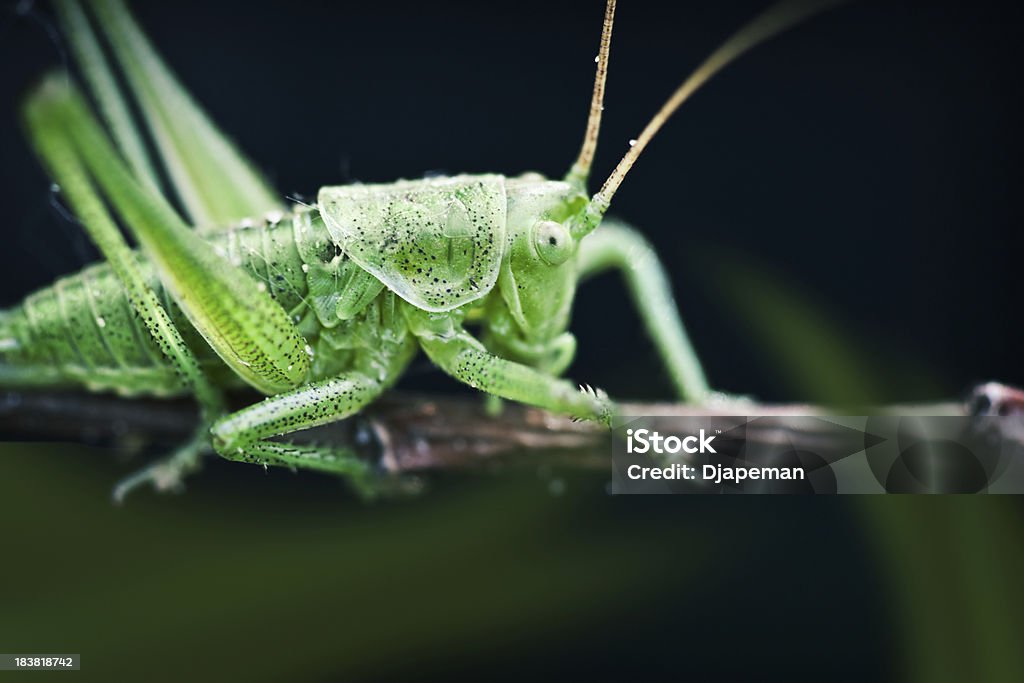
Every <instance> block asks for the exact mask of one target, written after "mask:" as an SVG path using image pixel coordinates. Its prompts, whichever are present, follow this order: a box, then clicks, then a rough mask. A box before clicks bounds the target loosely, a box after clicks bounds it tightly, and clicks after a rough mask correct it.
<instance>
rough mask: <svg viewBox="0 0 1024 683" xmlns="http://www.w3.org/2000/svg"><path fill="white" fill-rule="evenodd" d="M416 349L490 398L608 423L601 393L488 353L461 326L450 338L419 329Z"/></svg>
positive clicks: (609, 412)
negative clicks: (419, 349)
mask: <svg viewBox="0 0 1024 683" xmlns="http://www.w3.org/2000/svg"><path fill="white" fill-rule="evenodd" d="M419 340H420V346H422V347H423V350H424V351H426V353H427V356H429V357H430V360H432V361H433V362H434V364H435V365H437V366H438V367H440V368H441V369H443V370H444V371H445V372H447V373H448V374H449V375H451V376H452V377H454V378H455V379H457V380H459V381H461V382H465V383H466V384H468V385H469V386H471V387H473V388H475V389H479V390H481V391H485V392H487V393H488V394H491V395H493V396H499V397H501V398H507V399H509V400H512V401H518V402H520V403H526V404H528V405H532V406H537V407H539V408H544V409H546V410H550V411H551V412H553V413H561V414H563V415H572V416H573V417H578V418H582V419H588V420H598V421H600V422H602V423H604V424H606V425H611V418H612V403H611V401H609V400H608V397H607V396H605V394H604V392H603V391H598V390H595V389H591V388H589V387H588V388H586V389H584V388H582V387H580V388H577V387H576V386H575V385H573V384H572V383H570V382H567V381H565V380H562V379H558V378H557V377H552V376H551V375H547V374H544V373H542V372H540V371H538V370H535V369H534V368H531V367H529V366H526V365H522V364H520V363H515V362H513V361H510V360H507V359H505V358H501V357H499V356H495V355H494V354H492V353H489V352H488V351H487V349H485V348H484V346H483V344H481V343H480V342H479V341H478V340H477V339H476V338H475V337H473V336H472V335H471V334H469V332H466V331H465V330H464V329H462V328H455V330H454V331H453V333H451V334H443V333H438V332H434V331H426V330H421V331H420V332H419Z"/></svg>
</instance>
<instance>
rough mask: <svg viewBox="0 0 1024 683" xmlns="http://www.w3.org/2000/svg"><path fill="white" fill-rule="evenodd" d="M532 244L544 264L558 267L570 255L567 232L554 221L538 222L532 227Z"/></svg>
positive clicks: (570, 238) (569, 237)
mask: <svg viewBox="0 0 1024 683" xmlns="http://www.w3.org/2000/svg"><path fill="white" fill-rule="evenodd" d="M533 243H534V245H535V246H536V247H537V253H538V254H540V257H541V258H542V259H544V261H545V262H546V263H549V264H551V265H553V266H558V265H561V264H563V263H565V260H566V259H567V258H569V256H570V255H572V237H571V236H570V235H569V231H568V230H566V229H565V228H564V227H562V224H561V223H556V222H555V221H539V222H538V223H537V224H536V225H534V226H533Z"/></svg>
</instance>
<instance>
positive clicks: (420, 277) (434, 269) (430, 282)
mask: <svg viewBox="0 0 1024 683" xmlns="http://www.w3.org/2000/svg"><path fill="white" fill-rule="evenodd" d="M319 203H320V211H321V214H322V216H323V219H324V222H325V223H326V224H327V230H328V232H330V234H331V238H332V239H333V240H334V242H335V243H336V244H337V245H338V246H339V247H340V248H341V249H342V250H343V251H344V252H345V253H346V254H348V256H349V258H351V259H352V260H353V261H355V262H356V263H357V264H359V265H360V266H361V267H363V268H365V269H366V270H367V271H369V272H370V273H372V274H373V275H374V276H375V277H376V278H378V279H379V280H380V281H381V282H383V283H384V284H385V285H386V286H387V287H388V288H389V289H391V290H393V291H394V292H395V293H396V294H398V296H400V297H402V298H403V299H405V300H406V301H408V302H409V303H411V304H413V305H414V306H416V307H417V308H421V309H424V310H427V311H450V310H452V309H454V308H458V307H459V306H462V305H464V304H467V303H470V302H471V301H475V300H476V299H479V298H481V297H483V296H484V295H485V294H487V292H489V291H490V290H491V289H492V288H493V287H494V284H495V282H496V281H497V279H498V271H499V270H500V268H501V257H502V253H503V251H504V248H505V221H506V215H505V213H506V208H507V202H506V198H505V180H504V178H503V177H502V176H499V175H477V176H468V175H465V176H454V177H451V178H434V179H429V180H418V181H410V180H403V181H399V182H397V183H394V184H389V185H347V186H343V187H325V188H323V189H321V190H320V195H319Z"/></svg>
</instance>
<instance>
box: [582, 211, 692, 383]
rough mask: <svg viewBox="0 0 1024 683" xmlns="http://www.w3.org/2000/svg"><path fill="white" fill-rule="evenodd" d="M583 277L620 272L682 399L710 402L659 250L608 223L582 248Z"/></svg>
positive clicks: (617, 224) (622, 226) (615, 223)
mask: <svg viewBox="0 0 1024 683" xmlns="http://www.w3.org/2000/svg"><path fill="white" fill-rule="evenodd" d="M579 268H580V277H581V278H586V277H588V276H590V275H596V274H598V273H601V272H603V271H606V270H609V269H613V268H614V269H616V270H619V271H620V272H621V273H622V275H623V278H624V279H625V281H626V286H627V287H628V288H629V293H630V294H631V295H632V298H633V303H634V304H635V305H636V308H637V311H638V312H639V313H640V318H641V319H642V320H643V323H644V327H646V328H647V334H648V335H649V336H650V337H651V339H652V341H654V345H655V346H656V347H657V349H658V352H659V353H660V354H661V358H662V360H663V361H664V363H665V366H666V367H667V369H668V372H669V375H670V376H671V378H672V383H673V384H674V385H675V387H676V391H678V392H679V396H680V398H682V399H684V400H686V401H688V402H691V403H703V402H705V401H707V400H708V398H709V397H710V396H711V389H710V388H709V387H708V381H707V379H706V378H705V377H704V370H703V368H702V367H701V364H700V361H699V360H698V359H697V353H696V352H695V351H694V350H693V345H692V344H691V343H690V338H689V336H687V334H686V328H685V327H683V321H682V320H681V319H680V317H679V311H678V309H677V308H676V302H675V300H673V298H672V290H671V287H670V286H669V280H668V276H667V275H666V274H665V269H664V267H662V265H661V262H660V261H658V256H657V254H655V252H654V249H653V248H652V247H651V245H650V244H649V243H648V242H647V240H646V239H644V237H643V236H642V235H641V234H640V233H639V232H637V231H636V230H634V229H633V228H631V227H629V226H628V225H626V224H625V223H622V222H620V221H617V220H614V219H610V218H609V219H605V221H604V222H602V223H601V227H600V228H598V229H597V230H596V231H594V233H592V234H590V235H587V236H586V237H585V238H584V239H583V241H582V242H581V243H580V251H579Z"/></svg>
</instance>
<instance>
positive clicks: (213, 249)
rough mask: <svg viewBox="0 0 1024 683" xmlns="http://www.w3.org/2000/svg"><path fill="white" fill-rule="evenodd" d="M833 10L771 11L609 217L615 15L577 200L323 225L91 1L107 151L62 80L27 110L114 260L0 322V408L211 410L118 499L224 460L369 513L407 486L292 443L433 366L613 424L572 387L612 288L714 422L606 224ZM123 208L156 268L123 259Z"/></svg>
mask: <svg viewBox="0 0 1024 683" xmlns="http://www.w3.org/2000/svg"><path fill="white" fill-rule="evenodd" d="M822 4H824V3H817V4H812V5H806V4H798V5H794V4H784V5H780V6H777V7H775V8H773V9H770V10H768V11H767V12H765V13H764V14H763V15H761V16H760V17H758V18H757V19H755V20H754V21H753V22H752V23H750V24H748V25H747V26H746V27H745V28H743V29H741V30H740V31H739V32H738V33H737V34H735V35H734V36H733V37H732V38H731V39H730V40H728V41H727V42H726V43H725V44H723V45H722V46H721V47H720V48H719V49H718V50H717V51H715V52H714V53H713V54H712V55H711V56H710V57H709V58H708V59H707V60H706V61H705V62H704V63H703V65H701V66H700V67H699V68H698V69H697V70H696V71H695V72H694V73H693V74H692V75H691V76H690V77H689V78H688V79H687V80H686V81H685V82H684V83H683V84H682V85H681V86H680V87H679V89H678V90H677V91H676V92H675V93H674V94H673V96H672V97H671V98H670V99H669V100H668V101H667V102H666V103H665V105H664V106H663V107H662V109H661V110H660V111H659V112H658V113H657V114H656V115H655V116H654V118H653V119H652V120H651V121H650V123H649V124H648V125H647V127H646V128H645V129H644V130H643V132H642V133H641V134H640V135H639V136H638V138H637V139H636V140H635V141H631V147H630V149H629V150H628V152H627V153H626V155H625V156H624V157H623V158H622V160H621V161H620V162H619V164H618V165H617V166H616V167H615V169H614V170H613V171H612V173H611V174H610V176H609V177H608V179H607V180H606V181H605V182H604V184H603V185H602V187H601V188H600V190H599V191H598V192H597V193H595V194H593V195H590V194H589V193H588V191H587V181H588V177H589V175H590V167H591V163H592V161H593V158H594V152H595V149H596V145H597V139H598V132H599V130H600V123H601V112H602V108H603V106H602V104H603V98H604V89H605V79H606V75H607V71H608V58H609V50H610V41H611V34H612V26H613V20H614V13H615V1H614V0H608V3H607V7H606V11H605V19H604V26H603V31H602V35H601V43H600V50H599V54H598V58H597V60H596V61H597V69H596V77H595V81H594V89H593V96H592V99H591V104H590V111H589V118H588V123H587V127H586V133H585V135H584V139H583V144H582V146H581V149H580V153H579V156H578V157H577V159H576V161H575V163H574V164H573V165H572V167H571V169H570V171H569V172H568V174H567V175H566V177H565V178H564V179H561V180H549V179H546V178H544V177H542V176H541V175H539V174H535V173H528V174H524V175H521V176H519V177H514V178H513V177H505V176H502V175H496V174H488V175H456V176H452V177H439V178H428V179H423V180H400V181H397V182H394V183H389V184H378V185H348V186H328V187H323V188H321V189H320V191H319V194H318V200H317V204H316V205H315V206H299V207H296V208H292V209H287V210H286V209H285V208H284V207H282V206H281V203H280V201H279V199H278V196H279V195H278V194H277V193H275V192H273V191H272V190H271V189H270V188H269V187H268V186H267V184H266V183H265V181H263V179H261V178H260V177H259V175H258V174H257V173H256V172H255V171H254V170H253V166H252V165H251V164H250V163H249V162H248V161H246V160H245V159H244V158H243V157H242V156H241V154H240V153H239V152H238V151H237V150H236V149H235V148H234V146H233V145H232V144H231V143H230V142H228V141H227V140H226V139H225V138H224V136H223V135H222V134H221V133H220V132H219V131H218V130H217V129H216V127H215V126H214V125H213V124H212V123H211V122H210V120H209V119H208V118H207V116H206V115H205V114H204V113H203V112H202V111H201V110H200V109H199V108H198V107H197V106H196V105H195V104H194V103H193V102H192V100H191V99H190V97H189V96H188V94H187V93H186V92H185V91H184V89H183V88H182V87H181V86H180V85H179V84H178V82H177V81H176V79H175V77H174V76H173V75H172V73H171V72H170V71H169V69H168V68H167V67H166V66H165V64H164V63H163V61H162V60H161V59H160V57H159V56H158V55H157V53H156V51H155V50H154V49H153V47H152V46H151V45H150V44H149V42H148V41H147V40H146V38H145V36H144V35H143V33H142V31H141V30H140V29H139V27H138V26H137V24H136V23H135V21H134V20H133V18H132V17H131V15H130V14H129V12H128V10H127V8H126V7H125V6H124V5H123V3H122V0H97V1H96V2H95V3H92V4H91V5H90V7H89V12H88V13H87V12H86V11H85V9H83V7H82V6H81V5H80V4H79V3H78V2H76V1H74V0H58V2H57V9H58V15H59V17H60V20H61V22H62V24H63V27H64V30H65V33H66V34H67V35H68V37H69V39H70V45H71V48H72V52H73V54H74V56H75V58H76V59H77V61H78V64H79V67H80V71H81V73H82V75H83V76H84V79H85V81H86V82H87V84H88V86H89V88H90V90H91V93H92V96H93V99H94V101H95V103H96V104H97V105H98V108H99V111H100V113H101V115H102V120H103V123H104V124H105V126H106V130H105V129H104V127H103V126H101V124H100V123H99V121H98V120H97V118H96V117H95V115H94V114H93V113H92V110H91V108H90V106H89V105H88V104H87V103H86V101H85V99H84V98H83V96H82V95H81V94H80V92H79V90H78V88H77V87H76V86H75V85H74V84H73V82H72V80H71V77H70V76H69V75H68V74H66V73H63V72H60V73H55V74H51V75H50V76H48V77H47V78H45V79H44V80H43V81H42V83H41V84H40V85H39V86H38V87H37V88H36V89H35V90H34V91H33V92H32V93H31V94H30V95H29V96H28V98H27V99H26V101H25V104H24V108H23V115H24V120H25V122H26V124H27V128H28V131H29V134H30V137H31V140H32V142H33V145H34V147H35V149H36V151H37V152H38V154H39V156H40V158H41V159H42V161H43V162H44V164H45V165H46V166H47V168H48V169H49V171H50V173H51V175H52V177H53V179H54V180H55V182H56V183H57V185H58V186H59V189H60V192H61V195H62V197H63V198H64V199H65V200H66V202H67V203H68V205H69V206H70V207H71V209H72V210H73V211H74V213H75V214H76V216H77V217H78V219H79V220H80V222H81V224H82V226H83V227H84V228H85V230H86V232H87V233H88V235H89V237H90V238H91V239H92V241H93V242H94V243H95V244H96V246H97V247H98V248H99V250H100V252H101V253H102V255H103V257H104V259H105V262H103V263H100V264H96V265H93V266H91V267H88V268H86V269H85V270H83V271H81V272H80V273H77V274H74V275H71V276H68V277H65V278H62V279H60V280H58V281H57V282H56V283H55V284H53V285H52V286H50V287H48V288H46V289H43V290H41V291H38V292H35V293H34V294H32V295H30V296H28V297H27V298H26V299H25V300H24V302H23V303H22V304H21V305H20V306H18V307H16V308H13V309H10V310H7V311H3V312H0V386H4V387H33V388H45V387H57V386H69V385H70V386H77V387H84V388H86V389H88V390H93V391H114V392H117V393H119V394H122V395H126V396H137V395H153V396H176V395H183V394H187V395H191V396H193V397H194V398H195V399H196V401H197V403H198V405H199V409H200V414H201V421H200V427H199V429H198V431H197V433H196V434H195V435H194V436H193V437H192V438H191V439H190V440H189V441H188V442H187V443H186V444H185V445H184V446H182V447H181V448H180V449H179V450H178V451H176V452H175V453H174V454H172V455H171V456H170V457H167V458H164V459H162V460H159V461H157V462H155V463H154V464H152V465H151V466H149V467H147V468H146V469H144V470H142V471H140V472H138V473H137V474H135V475H133V476H132V477H130V478H129V479H127V480H125V481H124V482H122V483H121V484H120V485H119V486H118V488H117V489H116V490H115V496H116V497H117V498H118V499H120V498H121V497H122V496H123V495H124V494H125V493H126V492H128V491H129V490H131V489H132V488H134V487H136V486H138V485H140V484H143V483H146V482H148V483H151V484H153V485H154V486H155V487H156V488H157V489H160V490H165V489H171V488H175V487H177V486H178V485H179V484H180V482H181V480H182V478H183V477H184V476H185V475H186V474H188V473H190V472H192V471H194V470H196V469H197V468H198V466H199V463H200V460H201V457H202V456H203V455H204V454H205V453H208V452H210V451H213V452H215V453H217V454H219V455H220V456H222V457H224V458H226V459H228V460H234V461H242V462H250V463H259V464H263V465H264V466H267V465H275V466H288V467H294V468H309V469H313V470H320V471H325V472H330V473H335V474H338V475H343V476H345V477H347V478H349V480H350V481H351V482H352V484H353V485H354V487H355V488H356V489H357V490H358V491H360V492H362V493H364V494H373V493H374V492H376V491H378V490H381V488H382V486H384V485H386V484H387V483H388V481H389V479H388V478H387V477H385V476H383V474H384V473H380V472H377V471H375V470H374V469H373V468H372V467H371V466H370V465H369V464H368V463H366V462H365V461H363V460H361V459H358V458H357V457H355V455H354V454H353V453H352V452H350V451H348V450H346V449H343V448H328V449H325V448H318V447H313V446H309V445H300V444H294V443H288V442H285V441H282V440H280V437H283V436H285V435H288V434H291V433H294V432H296V431H299V430H303V429H307V428H311V427H315V426H318V425H323V424H326V423H329V422H332V421H336V420H340V419H343V418H345V417H348V416H350V415H353V414H354V413H357V412H358V411H360V410H361V409H362V408H363V407H365V406H366V405H367V404H369V403H370V402H372V401H373V400H374V399H375V398H377V397H378V396H380V395H381V393H382V392H383V391H385V390H386V389H387V388H388V387H390V386H391V385H393V384H394V383H395V382H396V381H397V380H398V379H399V377H400V376H401V375H402V374H403V371H404V370H405V368H406V367H407V366H408V364H409V363H410V361H411V360H412V358H413V357H414V355H415V354H416V353H417V352H418V351H419V350H422V351H423V352H424V353H425V354H426V355H427V357H428V358H429V359H430V360H431V361H432V362H433V363H434V364H435V365H436V366H437V367H439V368H441V369H442V370H443V371H444V372H446V373H448V374H449V375H451V376H452V377H454V378H456V379H458V380H460V381H462V382H464V383H466V384H468V385H470V386H472V387H474V388H476V389H479V390H481V391H483V392H486V393H487V394H490V395H491V396H492V397H499V398H500V399H508V400H512V401H518V402H522V403H525V404H529V405H532V406H538V407H541V408H544V409H547V410H550V411H553V412H556V413H561V414H566V415H571V416H574V417H577V418H580V419H591V420H598V421H601V422H603V423H606V424H608V423H610V419H611V415H612V413H613V411H614V404H613V403H612V402H611V401H610V400H609V399H608V398H607V397H606V395H605V394H604V393H603V392H601V391H597V390H593V389H591V388H589V386H588V387H584V388H580V387H577V385H575V384H573V383H571V382H569V381H567V380H564V379H561V378H560V375H561V374H562V373H563V372H564V371H565V369H566V368H567V366H568V365H569V363H570V362H571V360H572V358H573V355H574V351H575V348H576V340H575V338H574V337H573V335H572V334H571V333H570V332H569V331H568V330H567V327H568V321H569V316H570V310H571V307H572V304H573V299H574V295H575V291H576V285H577V283H578V281H580V280H581V279H582V278H585V277H589V276H591V275H594V274H596V273H599V272H601V271H605V270H609V269H618V270H621V271H622V273H623V274H624V276H625V281H626V283H627V284H628V286H629V288H630V291H631V294H632V298H633V300H634V302H635V303H636V305H637V307H638V309H639V312H640V314H641V318H642V319H643V321H644V324H645V327H646V329H647V331H648V333H649V334H650V336H651V337H652V339H653V341H654V343H655V346H656V347H657V349H658V351H659V353H660V355H661V357H662V359H663V361H664V363H665V366H666V367H667V369H668V372H669V375H670V377H671V379H672V381H673V383H674V385H675V387H676V389H677V391H678V393H679V395H680V397H681V398H682V399H684V400H687V401H692V402H703V401H706V400H708V399H709V397H710V396H711V392H710V391H709V388H708V384H707V382H706V380H705V377H704V373H703V371H702V369H701V366H700V364H699V362H698V361H697V358H696V355H695V353H694V351H693V349H692V347H691V344H690V342H689V340H688V338H687V335H686V332H685V330H684V327H683V324H682V322H681V320H680V318H679V315H678V313H677V310H676V307H675V304H674V302H673V299H672V295H671V292H670V290H669V287H668V278H667V277H666V275H665V272H664V269H663V268H662V266H661V264H660V263H659V262H658V259H657V258H656V256H655V254H654V252H653V251H652V249H651V248H650V247H649V245H648V244H647V242H646V241H645V240H644V238H643V237H642V236H641V235H640V234H639V233H638V232H637V231H636V230H634V229H633V228H631V227H629V226H628V225H627V224H625V223H623V222H621V221H618V220H613V219H605V213H606V212H607V210H608V207H609V205H610V202H611V199H612V197H613V196H614V194H615V192H616V190H617V189H618V188H619V185H620V184H621V183H622V181H623V179H624V178H625V176H626V174H627V173H628V171H629V169H630V168H631V167H632V166H633V164H634V162H635V161H636V160H637V158H638V157H639V155H640V154H641V152H642V151H643V149H644V148H645V147H646V146H647V144H648V143H649V142H650V140H651V138H652V137H653V136H654V135H655V133H656V132H657V131H658V130H659V128H661V126H662V125H663V124H664V123H665V122H666V121H667V120H668V118H669V117H670V116H671V115H672V113H673V112H674V111H675V110H676V109H677V108H678V107H679V106H680V105H681V104H682V103H683V102H684V101H685V100H686V99H687V98H688V97H689V96H690V95H692V94H693V92H694V91H696V90H697V89H698V88H699V87H700V86H701V85H702V84H703V83H704V82H706V81H707V80H708V79H709V78H711V77H712V76H713V75H714V74H715V73H717V72H718V71H720V70H721V69H722V68H723V67H724V66H726V65H727V64H728V63H729V62H731V61H732V60H734V59H735V58H736V57H738V56H739V55H740V54H742V53H744V52H746V51H747V50H749V49H750V48H752V47H753V46H755V45H756V44H758V43H760V42H762V41H764V40H766V39H767V38H770V37H771V36H773V35H775V34H777V33H779V32H780V31H782V30H784V29H785V28H787V27H788V26H790V25H792V24H794V23H796V22H797V21H799V20H800V19H802V18H803V17H805V16H807V15H808V14H809V13H810V12H812V11H816V10H817V9H820V7H821V5H822ZM96 28H98V29H99V34H100V35H102V37H103V39H105V41H106V43H107V46H108V49H107V50H106V51H105V50H104V48H103V46H102V45H101V42H100V35H98V34H97V32H96V30H95V29H96ZM108 54H109V55H112V56H113V58H114V59H115V61H116V62H117V64H118V66H119V67H120V69H121V72H122V74H123V76H124V78H125V79H126V81H127V83H128V84H129V85H130V86H131V90H132V91H133V92H134V95H135V96H136V98H137V105H138V108H139V110H140V112H141V113H142V118H144V119H145V121H146V123H147V124H148V129H149V132H150V135H151V138H152V142H153V145H152V146H153V147H154V148H155V149H156V150H157V151H158V152H159V156H160V159H161V161H162V167H163V170H164V174H165V176H166V178H168V179H169V181H170V184H171V185H172V187H173V192H174V195H175V196H176V197H177V199H178V200H179V202H180V205H181V206H182V207H183V209H184V212H185V213H186V214H187V219H186V218H183V217H182V215H181V214H180V213H179V212H178V211H176V210H175V208H173V207H172V205H171V203H170V201H169V199H168V198H167V196H165V193H164V192H163V191H162V190H161V183H162V177H161V175H160V174H158V172H157V170H156V165H155V164H154V163H153V161H152V159H151V158H150V153H149V151H148V148H147V145H146V143H145V142H144V141H143V137H142V136H141V134H140V133H139V132H138V130H137V129H136V128H135V126H134V125H133V122H132V117H131V115H130V113H129V111H130V110H129V108H128V105H127V103H126V101H125V99H124V97H123V95H122V93H121V92H120V90H119V88H118V86H117V84H116V80H115V77H114V75H113V70H112V69H111V67H110V65H109V63H108V60H109V56H108ZM111 138H112V139H111ZM108 206H109V207H111V208H112V209H113V210H114V211H115V212H116V214H117V217H118V218H119V219H120V223H121V225H122V226H123V228H124V230H125V232H127V234H128V235H129V236H131V237H132V238H133V239H134V240H135V241H136V242H137V243H138V244H139V245H140V247H141V250H133V249H132V248H131V247H130V246H129V243H128V241H127V240H126V239H125V237H124V235H123V234H122V232H121V230H120V229H119V228H118V226H117V224H116V223H115V221H114V218H113V217H112V216H111V214H110V212H109V211H108ZM599 227H600V229H598V228H599ZM471 330H472V331H471ZM473 331H476V332H477V333H476V334H474V332H473ZM245 385H248V386H250V387H252V388H255V389H256V390H258V391H260V392H261V393H263V394H265V395H266V397H267V398H265V399H264V400H263V401H262V402H260V403H257V404H255V405H252V406H249V407H247V408H244V409H242V410H239V411H237V412H229V411H228V410H227V409H226V407H225V403H224V399H223V393H224V392H225V391H226V390H231V389H234V388H238V387H242V386H245Z"/></svg>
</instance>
